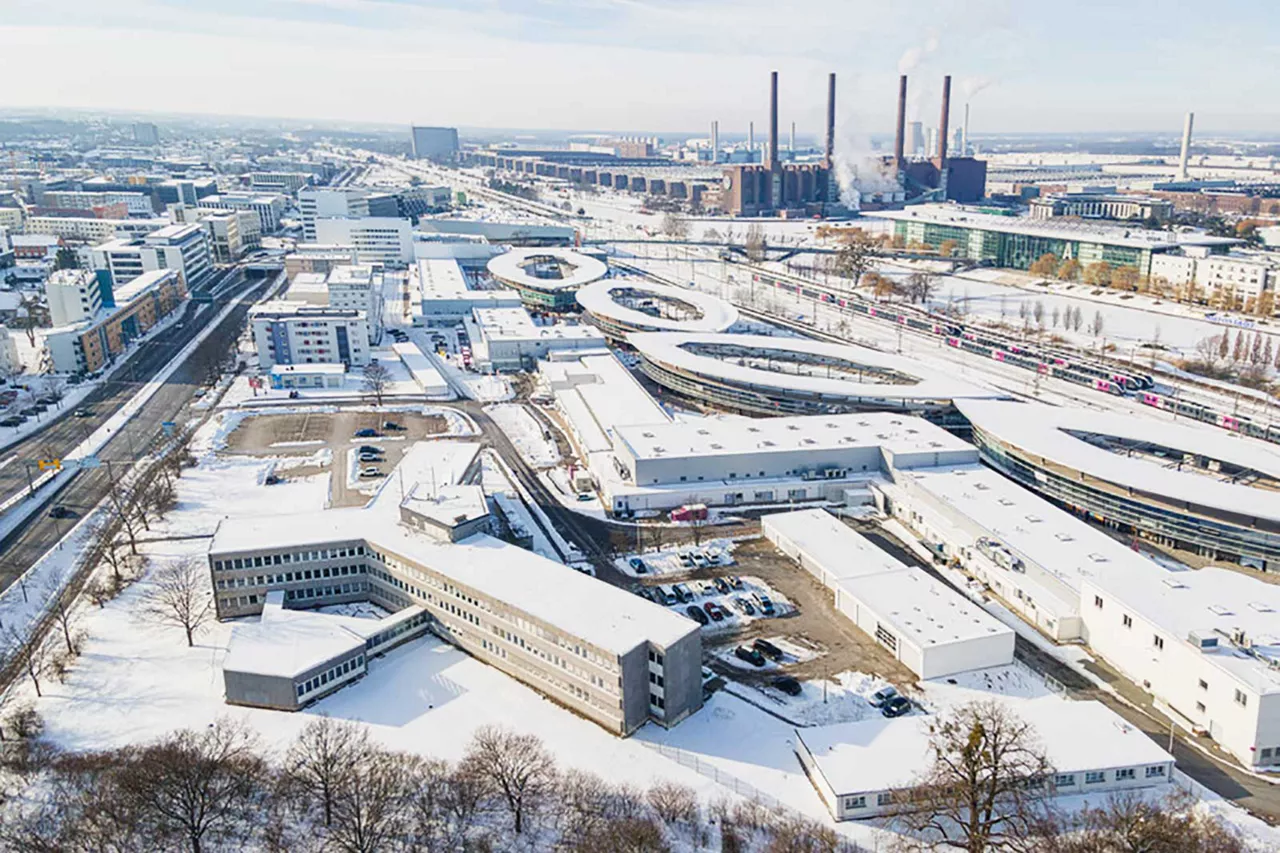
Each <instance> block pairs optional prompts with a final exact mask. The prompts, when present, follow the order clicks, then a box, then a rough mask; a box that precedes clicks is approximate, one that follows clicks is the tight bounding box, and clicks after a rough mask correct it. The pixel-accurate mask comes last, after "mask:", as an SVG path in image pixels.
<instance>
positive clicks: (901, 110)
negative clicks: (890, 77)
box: [893, 74, 907, 168]
mask: <svg viewBox="0 0 1280 853" xmlns="http://www.w3.org/2000/svg"><path fill="white" fill-rule="evenodd" d="M906 135H907V75H905V74H903V75H902V76H901V77H899V78H898V127H897V135H896V136H894V138H893V161H894V165H896V166H897V167H898V168H901V167H902V161H903V159H904V158H903V156H902V146H903V145H904V144H905V142H906Z"/></svg>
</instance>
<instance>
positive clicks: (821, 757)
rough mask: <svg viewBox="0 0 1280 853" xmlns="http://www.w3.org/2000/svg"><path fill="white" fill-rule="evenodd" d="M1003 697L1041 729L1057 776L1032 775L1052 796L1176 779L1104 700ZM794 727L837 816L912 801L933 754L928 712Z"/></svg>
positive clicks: (1167, 759)
mask: <svg viewBox="0 0 1280 853" xmlns="http://www.w3.org/2000/svg"><path fill="white" fill-rule="evenodd" d="M996 701H998V702H1000V703H1001V705H1002V706H1004V707H1006V708H1007V710H1008V711H1009V713H1010V714H1011V715H1012V716H1014V717H1016V718H1017V719H1019V720H1021V721H1022V722H1024V723H1027V724H1028V725H1029V726H1030V727H1031V728H1032V730H1033V731H1034V733H1035V737H1036V741H1037V742H1038V744H1039V745H1040V747H1041V748H1043V750H1044V753H1045V757H1046V758H1047V759H1048V761H1049V764H1050V765H1051V766H1052V767H1053V776H1052V777H1051V778H1048V779H1028V780H1027V782H1028V784H1029V785H1036V786H1044V788H1045V790H1046V792H1047V793H1048V794H1049V795H1050V796H1071V795H1081V794H1088V795H1103V794H1108V793H1112V792H1116V791H1126V790H1132V789H1136V788H1150V787H1153V786H1163V785H1167V784H1169V783H1170V782H1171V781H1172V780H1173V769H1174V761H1173V756H1171V755H1169V754H1168V753H1167V752H1165V751H1164V750H1163V749H1161V748H1160V747H1159V746H1158V745H1157V744H1156V743H1155V742H1154V741H1152V740H1151V739H1150V738H1149V737H1147V736H1146V734H1144V733H1143V732H1142V731H1141V730H1140V729H1137V728H1135V727H1133V726H1131V725H1129V724H1127V723H1125V722H1124V721H1123V720H1122V719H1121V718H1120V717H1118V716H1116V714H1114V713H1113V712H1112V711H1110V710H1109V709H1108V708H1107V707H1106V706H1104V705H1103V704H1102V703H1100V702H1094V701H1089V702H1068V701H1064V700H1062V699H1059V698H1057V697H1055V696H1049V697H1043V698H1038V699H1032V700H1022V701H1015V700H1008V699H997V700H996ZM795 733H796V739H795V742H794V748H795V752H796V757H797V758H799V759H800V764H801V766H802V767H803V768H804V771H805V774H806V775H807V776H808V777H809V781H810V782H811V783H812V784H813V787H814V788H815V789H816V790H817V792H818V796H819V797H820V798H821V799H822V802H823V804H824V805H826V807H827V809H828V810H830V812H831V817H832V818H833V819H835V820H837V821H841V820H858V819H862V818H871V817H877V816H880V815H885V814H892V813H894V812H900V811H902V810H903V809H906V808H909V807H910V805H909V803H910V798H909V796H908V794H909V792H910V789H911V787H912V786H913V785H914V784H916V783H917V779H918V777H919V774H920V773H921V772H922V771H923V770H924V769H925V768H926V767H928V766H929V764H930V763H931V762H932V761H933V755H932V754H931V749H930V746H929V737H930V735H929V729H928V723H927V721H926V719H925V718H921V717H916V716H909V717H899V718H897V719H892V720H886V719H883V718H879V717H877V718H874V719H868V720H859V721H857V722H850V723H837V724H835V725H831V726H815V727H812V728H804V729H796V730H795Z"/></svg>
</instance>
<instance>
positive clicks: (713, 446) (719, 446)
mask: <svg viewBox="0 0 1280 853" xmlns="http://www.w3.org/2000/svg"><path fill="white" fill-rule="evenodd" d="M711 449H712V450H724V445H723V444H716V443H715V442H712V443H711Z"/></svg>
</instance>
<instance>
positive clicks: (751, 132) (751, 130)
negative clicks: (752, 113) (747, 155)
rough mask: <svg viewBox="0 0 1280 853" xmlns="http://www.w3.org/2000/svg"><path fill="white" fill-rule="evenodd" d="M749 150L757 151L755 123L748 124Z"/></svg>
mask: <svg viewBox="0 0 1280 853" xmlns="http://www.w3.org/2000/svg"><path fill="white" fill-rule="evenodd" d="M747 150H748V151H755V150H756V123H755V122H754V121H749V122H747Z"/></svg>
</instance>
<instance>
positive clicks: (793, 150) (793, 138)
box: [791, 121, 796, 154]
mask: <svg viewBox="0 0 1280 853" xmlns="http://www.w3.org/2000/svg"><path fill="white" fill-rule="evenodd" d="M791 153H792V154H795V153H796V123H795V122H794V121H793V122H791Z"/></svg>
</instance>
